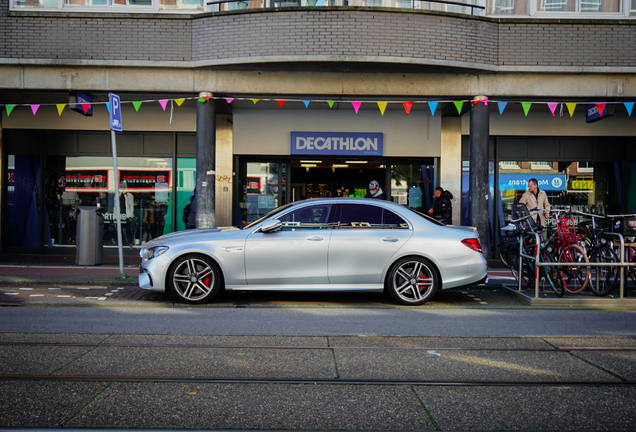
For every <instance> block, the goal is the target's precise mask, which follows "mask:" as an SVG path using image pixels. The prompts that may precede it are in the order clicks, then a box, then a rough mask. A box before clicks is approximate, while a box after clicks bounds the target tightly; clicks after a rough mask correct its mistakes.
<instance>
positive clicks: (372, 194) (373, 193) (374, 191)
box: [365, 180, 386, 200]
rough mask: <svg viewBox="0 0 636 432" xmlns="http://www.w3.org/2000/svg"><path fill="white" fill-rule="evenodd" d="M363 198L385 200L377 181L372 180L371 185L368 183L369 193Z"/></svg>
mask: <svg viewBox="0 0 636 432" xmlns="http://www.w3.org/2000/svg"><path fill="white" fill-rule="evenodd" d="M365 198H375V199H381V200H385V199H386V195H385V194H384V192H383V191H382V188H381V187H380V184H379V183H378V182H377V181H375V180H372V181H371V183H369V192H367V194H366V196H365Z"/></svg>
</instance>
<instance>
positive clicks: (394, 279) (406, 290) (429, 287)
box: [387, 257, 440, 305]
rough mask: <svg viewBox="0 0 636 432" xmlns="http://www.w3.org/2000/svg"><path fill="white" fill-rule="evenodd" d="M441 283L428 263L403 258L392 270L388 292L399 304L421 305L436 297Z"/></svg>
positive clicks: (388, 280) (411, 258)
mask: <svg viewBox="0 0 636 432" xmlns="http://www.w3.org/2000/svg"><path fill="white" fill-rule="evenodd" d="M439 282H440V280H439V277H438V276H437V271H436V270H435V268H433V266H432V265H431V264H430V263H429V262H428V261H426V260H425V259H422V258H417V257H410V258H403V259H401V260H399V261H398V262H396V263H395V264H394V265H393V267H392V268H391V271H390V272H389V277H388V279H387V290H388V291H389V294H391V297H393V299H394V300H395V301H397V302H398V303H401V304H404V305H421V304H424V303H426V302H427V301H429V300H430V299H431V298H432V297H433V295H435V291H437V287H438V286H439Z"/></svg>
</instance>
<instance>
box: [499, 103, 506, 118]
mask: <svg viewBox="0 0 636 432" xmlns="http://www.w3.org/2000/svg"><path fill="white" fill-rule="evenodd" d="M497 105H498V106H499V115H502V114H503V112H504V110H505V109H506V105H508V102H497Z"/></svg>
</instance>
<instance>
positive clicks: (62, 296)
mask: <svg viewBox="0 0 636 432" xmlns="http://www.w3.org/2000/svg"><path fill="white" fill-rule="evenodd" d="M58 297H66V298H68V297H70V295H58Z"/></svg>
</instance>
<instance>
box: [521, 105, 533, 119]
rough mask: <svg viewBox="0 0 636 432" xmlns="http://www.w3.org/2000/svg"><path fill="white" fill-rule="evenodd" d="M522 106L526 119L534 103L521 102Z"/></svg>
mask: <svg viewBox="0 0 636 432" xmlns="http://www.w3.org/2000/svg"><path fill="white" fill-rule="evenodd" d="M521 106H522V107H523V112H524V113H526V117H528V111H530V107H531V106H532V102H521Z"/></svg>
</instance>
